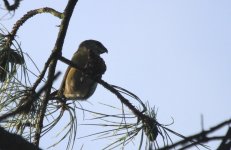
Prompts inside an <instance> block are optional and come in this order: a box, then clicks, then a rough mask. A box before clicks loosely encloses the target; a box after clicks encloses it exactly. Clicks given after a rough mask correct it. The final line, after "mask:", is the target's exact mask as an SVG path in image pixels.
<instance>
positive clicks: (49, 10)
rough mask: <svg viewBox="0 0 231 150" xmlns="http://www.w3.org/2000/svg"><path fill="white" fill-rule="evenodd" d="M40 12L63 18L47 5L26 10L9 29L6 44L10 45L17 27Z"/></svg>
mask: <svg viewBox="0 0 231 150" xmlns="http://www.w3.org/2000/svg"><path fill="white" fill-rule="evenodd" d="M41 13H50V14H52V15H54V16H56V17H58V18H60V19H62V18H63V14H62V13H60V12H58V11H56V10H54V9H53V8H49V7H44V8H39V9H35V10H31V11H29V12H27V13H26V14H25V15H24V16H23V17H22V18H20V19H19V20H18V21H17V22H16V23H15V24H14V26H13V29H12V31H11V33H10V34H9V36H8V39H7V42H6V46H8V47H10V45H11V44H12V41H13V39H14V37H15V35H16V33H17V31H18V29H19V27H20V26H22V25H23V24H24V23H25V22H26V21H27V20H28V19H29V18H31V17H33V16H35V15H37V14H41Z"/></svg>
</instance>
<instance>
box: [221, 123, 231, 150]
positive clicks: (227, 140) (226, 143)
mask: <svg viewBox="0 0 231 150" xmlns="http://www.w3.org/2000/svg"><path fill="white" fill-rule="evenodd" d="M230 148H231V127H229V129H228V131H227V133H226V135H225V137H224V138H223V140H222V142H221V144H220V145H219V147H218V150H230Z"/></svg>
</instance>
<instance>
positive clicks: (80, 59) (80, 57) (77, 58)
mask: <svg viewBox="0 0 231 150" xmlns="http://www.w3.org/2000/svg"><path fill="white" fill-rule="evenodd" d="M88 55H89V54H88V51H84V50H83V48H79V49H78V50H77V52H75V54H74V55H73V57H72V59H71V61H72V62H74V63H75V64H76V65H78V66H80V67H84V65H85V64H86V63H87V56H88ZM71 68H72V67H71V66H68V68H67V70H66V72H65V75H64V76H63V80H62V83H61V85H60V88H59V92H61V93H63V90H64V88H65V82H66V78H67V75H68V73H69V71H70V69H71Z"/></svg>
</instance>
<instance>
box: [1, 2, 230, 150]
mask: <svg viewBox="0 0 231 150" xmlns="http://www.w3.org/2000/svg"><path fill="white" fill-rule="evenodd" d="M65 5H66V1H62V2H61V1H55V2H54V1H53V0H46V1H22V2H21V5H20V8H19V9H18V10H17V11H16V12H15V15H14V16H13V18H10V19H8V18H9V17H7V16H6V17H5V19H3V20H2V21H1V23H2V24H3V25H4V26H5V27H7V29H8V30H11V28H12V25H13V23H14V22H15V21H16V20H18V19H19V18H20V17H21V16H22V15H23V14H25V12H27V11H29V10H31V9H35V8H41V7H45V6H49V7H52V8H55V9H57V10H58V11H62V10H63V9H64V7H65ZM230 8H231V1H229V0H219V1H216V0H145V1H141V0H140V1H138V0H133V1H132V0H126V1H125V0H117V1H109V0H97V1H91V0H82V1H81V0H80V1H79V2H78V3H77V6H76V8H75V11H74V14H73V16H72V18H71V22H70V26H69V29H68V33H67V36H66V39H65V43H64V48H63V55H64V56H65V57H67V58H71V56H72V54H73V53H74V52H75V50H76V49H77V47H78V45H79V43H80V42H81V41H83V40H86V39H95V40H99V41H101V42H102V43H103V44H104V45H105V47H107V49H108V51H109V53H108V54H104V55H103V58H104V59H105V62H106V64H107V72H106V73H105V74H104V76H103V80H105V81H107V82H108V83H111V84H115V85H118V86H121V87H124V88H126V89H127V90H130V91H132V92H133V93H135V94H136V95H137V96H139V97H140V98H141V99H142V100H143V101H144V102H146V101H148V102H149V103H150V105H151V106H153V107H154V106H155V107H156V108H158V115H157V119H158V121H159V122H160V123H163V124H168V123H171V121H172V120H171V117H172V118H173V119H174V124H173V125H171V126H170V127H169V128H170V129H172V130H175V131H177V132H179V133H181V134H183V135H185V136H187V135H191V134H194V133H197V132H200V131H201V122H200V116H201V115H203V116H204V128H205V129H209V128H210V127H212V126H214V125H216V124H218V123H220V122H222V121H224V120H226V119H229V118H230V114H231V113H230V106H231V101H230V98H231V93H230V90H231V59H230V58H231V42H230V41H231V17H230V16H231V9H230ZM4 13H5V12H4ZM4 13H3V12H2V10H1V11H0V15H1V16H3V15H4ZM1 16H0V17H1ZM59 23H60V22H59V19H57V18H55V17H53V16H51V15H50V14H42V15H38V16H36V17H34V18H32V19H30V20H29V21H28V22H27V23H25V25H24V26H23V27H22V28H21V29H20V30H19V32H18V34H17V35H18V39H17V40H18V41H20V42H21V45H22V48H23V50H24V51H25V52H27V53H28V54H29V55H30V56H31V57H32V58H33V59H34V61H35V62H36V64H37V65H38V67H39V68H40V69H42V68H43V64H44V62H45V61H46V58H47V57H48V55H49V54H50V52H51V50H52V48H53V46H54V42H55V39H56V37H57V31H58V27H56V26H57V25H59ZM58 70H60V71H62V73H63V74H64V72H65V70H66V65H65V64H62V63H58ZM63 74H62V75H63ZM61 80H62V77H60V79H59V80H57V81H56V82H55V84H54V86H55V87H56V88H58V87H59V85H60V82H61ZM88 101H90V102H91V103H92V104H93V105H96V107H99V106H100V105H98V104H97V103H98V102H101V103H106V104H111V105H112V104H114V103H118V104H116V105H117V106H120V105H119V102H118V100H117V99H116V98H115V96H114V95H113V94H111V93H110V92H109V91H107V90H106V89H104V88H103V87H101V86H98V88H97V90H96V92H95V94H94V95H93V96H92V97H91V98H90V99H89V100H88ZM81 103H82V104H83V105H85V104H86V106H90V108H91V109H92V108H94V107H93V106H92V105H91V104H89V103H86V102H81ZM94 109H98V110H101V108H94ZM101 111H102V110H101ZM105 111H110V110H105ZM79 112H81V111H79ZM79 120H82V119H79ZM82 128H83V129H82ZM87 129H88V128H87ZM87 129H86V128H84V127H81V130H78V136H83V135H86V132H87V131H88V130H87ZM83 130H84V131H83ZM89 130H90V129H89ZM93 131H94V130H93ZM54 132H56V131H54ZM224 132H226V130H222V131H220V133H221V134H222V133H224ZM88 134H89V133H88ZM172 138H173V140H174V141H175V140H176V139H178V138H175V136H172ZM47 141H49V143H47ZM54 141H56V138H55V137H54V136H52V138H47V139H43V141H42V145H41V148H44V149H46V148H47V147H48V146H49V145H50V144H51V143H52V142H54ZM50 142H51V143H50ZM81 142H82V143H83V142H84V147H83V149H92V148H94V149H100V148H103V147H104V146H105V144H106V143H105V142H96V143H97V144H95V143H94V142H92V141H90V139H84V140H81ZM81 142H79V141H78V140H77V142H76V145H75V149H79V148H80V147H81V145H82V143H81ZM65 144H66V143H62V144H60V145H58V146H56V147H55V148H54V149H57V150H59V149H63V148H64V147H65V146H66V145H65ZM208 145H209V146H211V148H212V149H215V148H216V146H217V145H216V144H208ZM193 149H194V148H193ZM201 149H202V148H201Z"/></svg>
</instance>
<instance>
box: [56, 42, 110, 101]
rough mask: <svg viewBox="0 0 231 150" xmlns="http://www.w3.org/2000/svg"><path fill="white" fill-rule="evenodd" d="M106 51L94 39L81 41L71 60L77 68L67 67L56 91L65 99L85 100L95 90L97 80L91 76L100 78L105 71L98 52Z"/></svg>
mask: <svg viewBox="0 0 231 150" xmlns="http://www.w3.org/2000/svg"><path fill="white" fill-rule="evenodd" d="M105 52H108V51H107V49H106V48H105V47H104V46H103V44H101V43H100V42H99V41H96V40H86V41H83V42H82V43H81V44H80V46H79V48H78V50H77V51H76V52H75V53H74V55H73V57H72V59H71V61H72V62H74V63H75V64H76V65H77V66H80V68H79V69H80V70H83V71H84V72H85V73H83V72H82V71H80V70H79V69H76V68H73V67H70V66H69V67H68V68H67V70H66V73H65V75H64V78H63V81H62V84H61V86H60V89H59V91H58V93H59V95H60V94H61V95H63V96H64V97H65V98H66V99H74V100H86V99H88V98H89V97H90V96H91V95H92V94H93V93H94V91H95V89H96V87H97V82H96V81H95V80H94V79H93V78H95V79H96V78H98V79H99V78H101V77H102V75H103V74H104V72H105V71H106V65H105V62H104V60H103V59H102V58H101V57H100V54H103V53H105Z"/></svg>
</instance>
